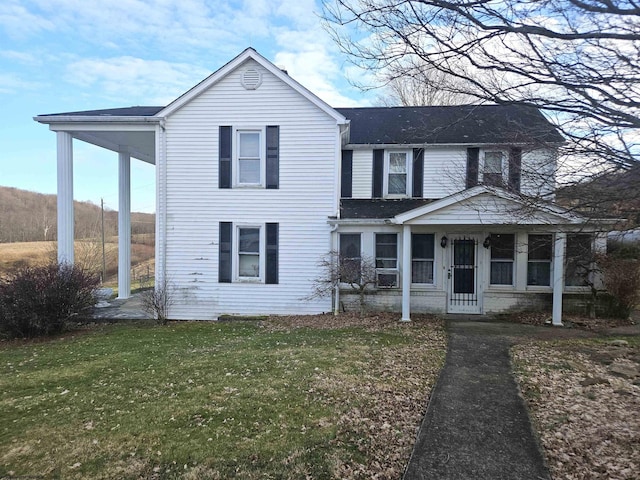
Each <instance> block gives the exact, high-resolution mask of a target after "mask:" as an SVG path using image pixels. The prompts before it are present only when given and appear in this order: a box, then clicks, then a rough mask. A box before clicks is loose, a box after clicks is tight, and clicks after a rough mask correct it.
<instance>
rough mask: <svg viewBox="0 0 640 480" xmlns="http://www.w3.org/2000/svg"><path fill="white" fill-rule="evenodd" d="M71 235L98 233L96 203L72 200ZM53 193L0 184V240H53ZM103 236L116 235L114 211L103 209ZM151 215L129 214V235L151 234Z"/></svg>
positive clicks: (55, 236) (54, 216)
mask: <svg viewBox="0 0 640 480" xmlns="http://www.w3.org/2000/svg"><path fill="white" fill-rule="evenodd" d="M73 203H74V215H75V237H76V239H82V238H96V237H98V236H99V235H100V234H101V218H100V217H101V215H100V206H99V205H95V204H93V203H91V202H77V201H74V202H73ZM56 219H57V204H56V195H46V194H43V193H37V192H31V191H28V190H21V189H19V188H13V187H2V186H0V243H9V242H35V241H47V240H56V239H57V232H56V221H57V220H56ZM104 227H105V235H106V236H113V235H117V234H118V212H117V211H115V210H108V209H105V212H104ZM154 231H155V215H154V214H152V213H137V212H134V213H131V232H132V234H134V235H136V234H153V233H154Z"/></svg>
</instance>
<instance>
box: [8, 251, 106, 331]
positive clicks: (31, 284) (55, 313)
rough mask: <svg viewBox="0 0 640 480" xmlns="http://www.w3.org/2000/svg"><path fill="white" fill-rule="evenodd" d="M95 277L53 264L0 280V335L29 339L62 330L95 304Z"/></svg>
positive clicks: (74, 268) (71, 267)
mask: <svg viewBox="0 0 640 480" xmlns="http://www.w3.org/2000/svg"><path fill="white" fill-rule="evenodd" d="M98 284H99V279H98V276H97V275H95V274H93V273H91V272H88V271H87V270H85V269H83V268H82V267H80V266H78V265H70V264H66V263H64V264H59V263H57V262H53V263H49V264H47V265H41V266H35V267H28V266H27V267H22V268H18V269H16V270H14V271H13V272H10V273H9V274H7V275H6V276H5V277H3V278H0V332H2V334H3V335H4V336H6V337H10V338H25V337H26V338H30V337H37V336H43V335H53V334H56V333H59V332H62V331H64V330H65V329H66V328H67V327H68V323H69V320H71V319H72V318H74V317H77V316H79V315H81V314H82V313H83V312H85V311H86V310H87V309H89V308H91V307H92V306H93V305H94V303H95V298H94V296H93V292H94V290H95V288H96V287H97V286H98Z"/></svg>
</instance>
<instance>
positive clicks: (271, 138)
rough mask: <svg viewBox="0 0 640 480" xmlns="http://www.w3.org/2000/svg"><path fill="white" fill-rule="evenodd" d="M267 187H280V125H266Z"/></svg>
mask: <svg viewBox="0 0 640 480" xmlns="http://www.w3.org/2000/svg"><path fill="white" fill-rule="evenodd" d="M267 188H270V189H277V188H280V127H278V126H277V125H272V126H268V127H267Z"/></svg>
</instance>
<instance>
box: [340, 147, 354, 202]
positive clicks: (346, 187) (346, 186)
mask: <svg viewBox="0 0 640 480" xmlns="http://www.w3.org/2000/svg"><path fill="white" fill-rule="evenodd" d="M340 172H341V178H340V197H341V198H351V196H352V180H353V150H342V165H341V167H340Z"/></svg>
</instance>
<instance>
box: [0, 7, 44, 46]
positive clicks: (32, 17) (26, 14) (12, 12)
mask: <svg viewBox="0 0 640 480" xmlns="http://www.w3.org/2000/svg"><path fill="white" fill-rule="evenodd" d="M55 27H56V25H55V22H53V21H51V20H49V19H48V18H46V17H44V16H42V15H40V14H38V13H35V12H33V11H30V10H28V9H27V8H26V7H25V6H24V5H22V2H20V1H19V0H4V1H3V5H2V8H0V28H2V29H3V30H5V31H6V32H7V34H8V35H9V36H10V37H13V38H24V37H28V36H31V35H34V34H37V33H39V32H42V31H51V30H54V29H55Z"/></svg>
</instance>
